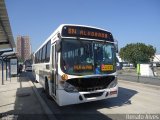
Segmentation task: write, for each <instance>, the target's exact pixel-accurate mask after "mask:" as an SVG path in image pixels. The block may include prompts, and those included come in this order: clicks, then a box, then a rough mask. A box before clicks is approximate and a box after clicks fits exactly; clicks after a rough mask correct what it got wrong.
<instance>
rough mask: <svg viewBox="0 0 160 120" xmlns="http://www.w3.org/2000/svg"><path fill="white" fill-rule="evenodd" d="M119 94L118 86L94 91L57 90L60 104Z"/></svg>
mask: <svg viewBox="0 0 160 120" xmlns="http://www.w3.org/2000/svg"><path fill="white" fill-rule="evenodd" d="M117 96H118V86H115V87H114V88H110V89H103V90H96V91H94V92H73V93H69V92H66V91H65V90H57V100H56V101H57V103H58V104H59V105H60V106H65V105H71V104H79V103H84V102H91V101H97V100H103V99H108V98H113V97H117Z"/></svg>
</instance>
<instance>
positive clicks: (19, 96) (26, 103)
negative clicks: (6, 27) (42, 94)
mask: <svg viewBox="0 0 160 120" xmlns="http://www.w3.org/2000/svg"><path fill="white" fill-rule="evenodd" d="M0 73H1V72H0ZM1 81H2V79H1V74H0V82H1ZM1 83H2V82H1ZM8 117H9V118H10V117H11V118H13V117H18V120H19V119H25V118H27V120H28V119H35V118H38V120H46V119H47V116H46V115H45V114H44V111H43V108H42V107H41V105H40V103H39V101H38V99H37V97H36V95H35V93H34V91H33V88H32V87H31V85H30V83H29V80H27V78H26V77H24V76H23V73H22V74H21V75H20V77H19V78H17V77H12V79H11V82H10V81H6V80H4V85H2V84H0V119H8Z"/></svg>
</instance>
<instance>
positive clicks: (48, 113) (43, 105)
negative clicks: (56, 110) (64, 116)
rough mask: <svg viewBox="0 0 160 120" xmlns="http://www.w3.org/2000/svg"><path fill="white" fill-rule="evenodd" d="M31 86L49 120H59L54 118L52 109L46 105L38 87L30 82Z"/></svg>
mask: <svg viewBox="0 0 160 120" xmlns="http://www.w3.org/2000/svg"><path fill="white" fill-rule="evenodd" d="M29 84H30V86H31V87H32V88H33V91H34V93H35V94H36V97H37V99H38V101H39V102H40V104H41V106H42V108H43V110H44V112H45V114H46V116H47V118H48V119H49V120H57V119H56V117H55V116H54V114H53V112H52V111H51V110H50V108H49V107H48V106H47V104H46V103H45V101H44V100H43V99H42V97H41V96H40V95H39V93H38V91H37V88H36V86H35V85H34V83H32V82H31V81H29Z"/></svg>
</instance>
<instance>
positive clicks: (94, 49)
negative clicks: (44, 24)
mask: <svg viewBox="0 0 160 120" xmlns="http://www.w3.org/2000/svg"><path fill="white" fill-rule="evenodd" d="M114 58H115V50H114V45H113V44H111V43H106V42H96V41H87V40H78V39H77V40H76V39H63V40H62V52H61V69H62V71H63V72H64V73H67V74H70V75H91V74H106V73H109V72H110V73H111V72H114V71H115V61H114Z"/></svg>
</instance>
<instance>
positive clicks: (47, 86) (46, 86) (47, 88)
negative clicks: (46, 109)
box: [45, 79, 51, 99]
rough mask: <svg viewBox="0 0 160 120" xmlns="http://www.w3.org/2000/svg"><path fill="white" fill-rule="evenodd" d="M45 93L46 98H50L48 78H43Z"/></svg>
mask: <svg viewBox="0 0 160 120" xmlns="http://www.w3.org/2000/svg"><path fill="white" fill-rule="evenodd" d="M45 94H46V96H47V98H48V99H51V96H50V95H49V85H48V80H47V79H46V80H45Z"/></svg>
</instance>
